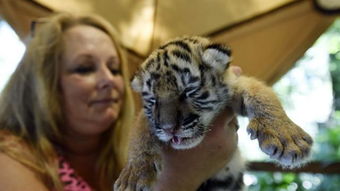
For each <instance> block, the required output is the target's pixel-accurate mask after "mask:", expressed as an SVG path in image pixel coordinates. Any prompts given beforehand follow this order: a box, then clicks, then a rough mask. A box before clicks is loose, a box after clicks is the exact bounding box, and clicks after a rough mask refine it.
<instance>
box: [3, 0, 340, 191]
mask: <svg viewBox="0 0 340 191" xmlns="http://www.w3.org/2000/svg"><path fill="white" fill-rule="evenodd" d="M59 11H66V12H73V13H96V14H100V15H101V16H103V17H105V18H106V19H108V20H109V21H110V22H111V23H112V25H113V26H115V27H116V28H117V32H118V33H119V34H120V36H121V39H122V44H123V46H124V47H125V48H126V50H127V55H128V58H129V61H130V66H131V73H133V72H134V71H135V69H136V68H137V67H138V65H139V64H140V63H142V61H143V59H144V58H145V57H146V56H147V55H148V54H149V53H150V51H152V50H153V49H154V48H156V47H157V46H158V45H159V44H160V43H162V42H164V41H166V40H169V39H170V38H173V37H176V36H182V35H203V36H207V37H209V38H211V39H212V40H214V41H217V42H222V43H226V44H228V45H230V46H231V48H232V50H233V55H234V58H233V61H234V63H233V64H235V65H238V66H241V67H242V69H243V70H244V74H245V75H251V76H255V77H257V78H259V79H261V80H263V81H265V82H266V83H267V84H269V85H272V86H273V88H274V90H275V92H276V93H277V94H278V95H279V97H280V99H281V101H282V103H283V105H284V108H285V110H286V111H287V113H288V115H289V117H290V118H291V119H293V121H294V122H296V123H297V124H298V125H300V126H301V127H303V128H304V129H305V130H306V131H307V132H309V133H310V134H311V135H312V136H313V138H314V140H315V145H314V147H313V152H312V156H311V158H310V162H309V163H308V164H307V165H305V166H303V167H302V168H299V169H294V170H289V169H282V168H280V167H279V166H277V165H275V164H274V163H273V161H271V160H269V159H268V157H267V156H265V155H264V154H263V153H262V152H261V151H260V149H259V147H258V143H257V141H256V140H255V141H251V140H250V139H249V136H248V135H247V133H246V126H247V123H248V121H247V119H246V118H239V121H240V126H241V128H240V130H239V135H240V139H239V140H240V143H239V146H240V147H241V149H242V153H243V155H244V157H245V158H246V159H247V160H248V161H249V168H248V169H249V170H248V171H247V173H246V174H245V175H244V182H245V184H246V185H248V186H249V190H253V191H267V190H268V191H272V190H275V191H276V190H278V191H281V190H282V191H283V190H285V191H286V190H289V191H295V190H299V191H304V190H320V191H324V190H325V191H328V190H330V191H333V190H334V191H336V190H339V189H340V18H339V16H340V1H339V0H319V1H318V0H314V1H312V0H242V1H233V0H210V1H208V0H196V1H194V0H186V1H182V0H172V1H166V0H116V1H108V0H58V1H55V0H52V1H51V0H15V1H13V0H0V92H1V90H2V89H3V87H4V86H5V84H6V82H7V81H8V79H9V77H10V75H11V73H12V72H13V71H14V70H15V68H16V66H17V64H18V62H19V61H20V59H21V57H22V55H23V54H24V51H25V43H27V42H28V41H29V38H30V27H31V23H32V21H35V20H37V19H39V18H41V17H45V16H48V15H49V14H52V13H53V12H59ZM136 100H137V101H138V98H136Z"/></svg>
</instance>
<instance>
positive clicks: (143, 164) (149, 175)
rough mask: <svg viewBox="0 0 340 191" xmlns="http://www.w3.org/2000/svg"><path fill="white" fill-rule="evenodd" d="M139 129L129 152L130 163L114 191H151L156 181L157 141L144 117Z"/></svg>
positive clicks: (120, 176)
mask: <svg viewBox="0 0 340 191" xmlns="http://www.w3.org/2000/svg"><path fill="white" fill-rule="evenodd" d="M136 124H137V126H138V127H137V128H136V129H135V132H134V133H135V135H133V142H132V143H131V148H130V151H129V161H128V163H127V165H126V166H125V167H124V169H123V170H122V172H121V173H120V175H119V177H118V179H117V180H116V182H115V184H114V191H126V190H129V191H132V190H138V191H149V190H151V186H152V184H153V183H154V181H155V179H156V166H155V165H156V164H155V162H156V161H160V158H159V150H158V147H157V144H155V143H156V142H157V140H154V137H152V136H151V134H150V131H149V128H148V126H147V124H148V123H147V122H146V121H145V118H144V115H143V114H141V115H140V116H139V119H138V120H137V123H136Z"/></svg>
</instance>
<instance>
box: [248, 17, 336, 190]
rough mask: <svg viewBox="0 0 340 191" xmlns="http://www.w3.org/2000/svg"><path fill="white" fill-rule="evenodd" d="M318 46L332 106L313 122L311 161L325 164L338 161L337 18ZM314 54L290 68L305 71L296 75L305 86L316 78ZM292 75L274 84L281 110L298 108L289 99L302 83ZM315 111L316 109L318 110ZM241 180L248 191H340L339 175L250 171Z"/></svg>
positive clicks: (324, 80)
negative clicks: (322, 52) (323, 55)
mask: <svg viewBox="0 0 340 191" xmlns="http://www.w3.org/2000/svg"><path fill="white" fill-rule="evenodd" d="M320 44H322V47H323V48H325V50H326V54H327V55H326V56H327V60H328V63H327V64H328V66H324V67H326V68H328V73H329V79H328V78H327V77H321V78H320V79H321V81H323V82H325V84H327V83H326V81H327V80H329V81H330V84H331V90H332V99H333V100H332V101H333V105H332V106H331V108H330V112H329V113H327V112H326V114H327V118H326V120H323V121H322V120H321V122H316V124H315V126H316V129H315V133H314V141H315V143H314V148H313V153H312V160H317V161H321V162H323V163H325V164H327V163H328V162H334V161H340V19H338V20H336V21H335V22H334V24H333V25H332V26H331V27H330V28H329V29H328V30H327V31H326V32H325V33H324V34H323V35H322V36H321V37H320V38H319V39H318V40H317V41H316V42H315V45H314V47H317V46H320ZM319 50H320V49H319ZM319 52H320V51H319ZM314 53H315V52H313V54H308V51H307V52H306V54H305V55H304V56H303V57H302V58H301V60H299V61H298V62H297V63H296V66H295V68H293V69H292V70H295V69H297V68H298V67H299V68H300V69H299V70H303V71H305V72H304V73H299V75H301V74H303V75H305V76H304V77H305V79H307V81H306V82H307V83H311V82H312V81H313V78H314V77H313V75H314V74H315V75H318V74H319V73H320V71H318V70H315V71H311V70H313V69H311V68H312V67H311V64H310V62H309V61H310V60H311V59H313V58H312V57H313V56H314V55H315V54H314ZM303 63H304V64H303ZM306 63H307V64H306ZM308 63H309V64H308ZM301 68H302V69H301ZM295 73H296V72H295ZM292 76H294V75H291V74H289V73H288V74H287V75H286V76H284V77H283V78H282V79H281V80H280V81H279V82H278V83H277V84H275V85H274V90H275V91H276V92H277V93H278V94H279V96H280V98H281V100H282V102H283V104H284V107H285V108H288V109H289V108H294V107H295V106H296V105H298V104H297V103H294V102H292V101H291V99H292V97H293V94H294V93H296V92H299V91H300V89H298V88H297V83H300V81H301V80H297V77H296V76H295V77H292ZM300 77H301V76H300ZM287 78H288V81H289V82H288V83H286V82H287ZM289 78H291V79H289ZM299 79H300V78H299ZM323 86H327V85H323ZM323 99H324V98H323V97H319V101H320V102H323V101H324V100H323ZM325 99H326V98H325ZM315 109H316V110H317V109H318V108H315ZM301 117H305V116H301ZM307 117H308V116H307ZM244 178H245V182H246V184H248V186H249V190H250V191H287V190H288V191H307V190H308V191H337V190H340V175H339V174H332V175H326V174H322V173H320V174H308V173H297V174H296V173H280V172H275V173H269V172H249V173H247V174H246V175H245V177H244Z"/></svg>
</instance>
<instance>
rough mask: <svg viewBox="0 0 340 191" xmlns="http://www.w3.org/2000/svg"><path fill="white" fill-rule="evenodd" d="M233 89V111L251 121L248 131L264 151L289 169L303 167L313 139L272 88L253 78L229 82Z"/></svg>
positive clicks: (230, 80) (240, 78)
mask: <svg viewBox="0 0 340 191" xmlns="http://www.w3.org/2000/svg"><path fill="white" fill-rule="evenodd" d="M226 82H227V84H228V85H231V86H232V89H233V91H234V92H233V108H234V109H235V111H237V112H238V113H240V114H242V115H246V116H248V118H249V120H250V121H249V125H248V127H247V131H248V133H249V134H250V136H251V139H256V138H257V139H258V141H259V146H260V148H261V150H262V151H263V152H264V153H266V154H268V155H269V156H271V158H274V159H276V160H278V161H279V162H280V163H281V165H283V166H285V167H294V166H297V165H299V164H300V163H301V162H302V160H303V159H305V158H306V157H308V154H309V152H310V150H311V146H312V143H313V141H312V138H311V137H310V136H309V135H308V134H307V133H306V132H305V131H304V130H303V129H301V128H300V127H299V126H297V125H296V124H295V123H294V122H292V121H291V120H290V119H289V118H288V116H287V115H286V113H285V111H284V110H283V108H282V106H281V104H280V102H279V99H278V97H277V96H276V95H275V93H274V92H273V90H272V89H271V88H270V87H267V86H266V85H264V84H263V83H262V82H260V81H258V80H256V79H254V78H249V77H244V76H241V77H239V78H237V79H236V78H235V79H231V78H230V75H229V79H227V80H226Z"/></svg>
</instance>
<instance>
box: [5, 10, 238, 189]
mask: <svg viewBox="0 0 340 191" xmlns="http://www.w3.org/2000/svg"><path fill="white" fill-rule="evenodd" d="M128 79H129V72H128V65H127V63H126V60H125V57H124V55H123V51H122V49H121V47H120V46H119V41H118V39H117V37H116V34H115V33H114V31H113V29H112V28H111V26H110V25H109V24H108V23H107V22H106V21H105V20H103V19H101V18H99V17H97V16H74V15H71V14H57V15H54V16H52V17H50V18H47V19H45V20H42V21H41V22H40V23H38V25H37V26H36V31H35V32H34V35H33V38H32V40H31V41H30V43H29V45H28V47H27V50H26V53H25V55H24V57H23V59H22V60H21V62H20V63H19V66H18V68H17V69H16V71H15V72H14V74H13V75H12V77H11V79H10V81H9V83H8V84H7V86H6V87H5V89H4V91H3V92H2V94H1V98H0V151H1V152H0V168H1V169H2V171H1V172H0V187H1V188H2V189H4V190H27V191H29V190H67V191H76V190H77V191H80V190H112V186H113V183H114V180H115V179H116V178H117V177H118V175H119V172H120V170H121V169H122V168H123V166H124V163H125V161H126V158H127V145H128V138H129V132H130V131H131V129H132V128H131V127H133V125H132V123H133V120H134V104H133V99H132V93H131V90H130V88H129V86H128V83H129V82H128ZM226 112H228V111H226ZM228 115H229V116H230V117H228V119H226V118H225V117H220V118H219V119H217V120H216V122H215V127H214V128H213V129H214V130H213V131H212V132H211V133H210V134H211V135H210V136H207V138H206V141H205V142H206V143H204V144H202V146H200V147H198V148H197V149H193V150H192V151H190V152H177V151H173V150H168V149H164V158H165V164H164V166H165V167H167V168H165V169H167V170H166V171H164V173H162V176H161V177H160V178H159V181H158V182H157V183H156V185H155V190H167V189H168V190H194V189H196V188H197V187H198V186H199V184H200V183H201V182H202V181H203V180H204V178H206V177H208V176H210V175H211V174H212V173H213V172H216V170H217V169H218V168H219V167H220V166H223V164H224V163H225V162H226V161H225V155H226V154H228V153H229V154H230V153H232V150H233V148H234V147H233V145H234V143H236V141H235V139H236V136H235V133H234V131H233V129H232V128H223V127H224V123H225V122H228V121H230V120H231V118H232V114H231V113H230V112H229V113H228ZM226 134H228V135H226ZM221 135H225V136H221ZM211 148H215V149H216V150H217V152H215V153H218V154H212V153H209V152H208V151H209V150H211ZM222 155H223V156H222ZM198 157H199V158H204V157H205V158H206V159H210V160H209V161H210V162H209V163H207V162H206V161H207V160H204V161H205V162H200V161H201V160H193V159H197V158H198ZM178 161H181V163H178ZM185 163H187V165H185ZM179 164H181V165H184V166H181V165H179ZM188 164H190V165H196V166H200V167H202V168H199V169H197V170H186V169H192V168H190V167H189V165H188ZM185 166H187V167H185ZM188 167H189V168H188ZM203 167H204V168H203ZM182 176H183V177H182ZM174 177H177V178H179V177H180V181H178V180H176V181H174V180H175V178H174ZM192 180H195V181H192Z"/></svg>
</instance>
